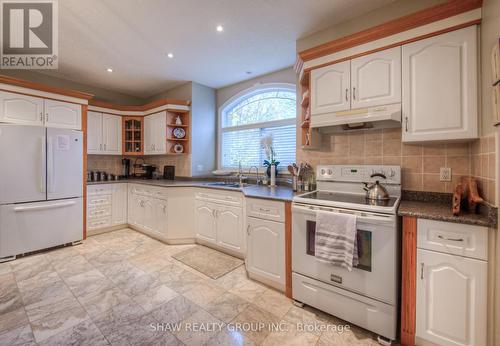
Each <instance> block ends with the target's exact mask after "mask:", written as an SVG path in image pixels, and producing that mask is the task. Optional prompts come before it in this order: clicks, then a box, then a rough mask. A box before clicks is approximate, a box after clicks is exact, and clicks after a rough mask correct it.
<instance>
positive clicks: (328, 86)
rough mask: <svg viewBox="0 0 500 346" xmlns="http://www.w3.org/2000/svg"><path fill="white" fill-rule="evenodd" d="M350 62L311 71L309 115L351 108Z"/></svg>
mask: <svg viewBox="0 0 500 346" xmlns="http://www.w3.org/2000/svg"><path fill="white" fill-rule="evenodd" d="M350 90H351V62H350V61H344V62H341V63H338V64H334V65H329V66H325V67H322V68H318V69H314V70H312V71H311V115H315V114H323V113H331V112H336V111H343V110H346V109H349V108H351V91H350Z"/></svg>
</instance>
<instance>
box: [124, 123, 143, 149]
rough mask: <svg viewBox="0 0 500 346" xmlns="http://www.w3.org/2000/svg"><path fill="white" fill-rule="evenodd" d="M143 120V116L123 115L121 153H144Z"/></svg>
mask: <svg viewBox="0 0 500 346" xmlns="http://www.w3.org/2000/svg"><path fill="white" fill-rule="evenodd" d="M143 121H144V118H143V117H123V138H124V140H123V155H144V125H143Z"/></svg>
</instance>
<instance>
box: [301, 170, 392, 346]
mask: <svg viewBox="0 0 500 346" xmlns="http://www.w3.org/2000/svg"><path fill="white" fill-rule="evenodd" d="M316 171H317V172H316V177H317V179H316V180H317V185H318V190H316V191H314V192H308V193H304V194H302V195H299V196H297V197H294V199H293V208H292V213H293V223H292V255H293V257H292V271H293V273H292V285H293V298H294V300H295V301H297V302H300V303H304V304H307V305H310V306H313V307H315V308H318V309H320V310H323V311H325V312H328V313H330V314H332V315H334V316H337V317H339V318H341V319H344V320H346V321H349V322H351V323H353V324H356V325H358V326H360V327H363V328H365V329H368V330H370V331H373V332H374V333H377V334H378V335H380V336H382V337H384V338H387V339H389V340H395V339H396V329H397V316H398V278H399V262H400V261H399V257H400V245H399V244H400V230H399V223H398V217H397V215H396V213H397V208H398V206H399V201H400V199H401V169H400V167H399V166H368V165H352V166H346V165H332V166H318V167H317V170H316ZM374 173H381V174H383V175H385V176H386V179H383V178H380V177H374V178H372V177H371V175H373V174H374ZM375 180H379V181H380V183H381V184H382V185H383V186H384V187H385V188H386V189H387V191H388V192H389V195H390V199H388V200H384V201H374V200H368V199H366V197H365V191H364V190H363V187H364V184H363V183H365V182H366V183H372V182H375ZM318 210H322V211H328V212H331V213H347V214H352V215H355V216H356V225H357V230H358V232H357V241H358V255H359V264H358V265H357V266H355V267H354V268H353V270H352V271H351V272H349V271H348V270H347V269H344V268H341V267H337V266H333V265H331V264H328V263H325V262H322V261H319V260H317V259H316V257H315V256H314V253H315V252H314V244H315V239H314V238H315V228H316V211H318ZM380 340H382V339H380Z"/></svg>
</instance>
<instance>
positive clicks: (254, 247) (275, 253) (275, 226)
mask: <svg viewBox="0 0 500 346" xmlns="http://www.w3.org/2000/svg"><path fill="white" fill-rule="evenodd" d="M247 223H248V236H247V244H248V245H247V270H248V271H249V272H250V273H254V274H257V275H260V276H263V277H265V278H266V279H269V280H272V281H274V282H277V283H279V284H282V285H284V284H285V225H284V224H283V223H279V222H274V221H267V220H261V219H257V218H254V217H248V218H247Z"/></svg>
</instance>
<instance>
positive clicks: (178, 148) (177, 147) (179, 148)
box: [174, 143, 184, 154]
mask: <svg viewBox="0 0 500 346" xmlns="http://www.w3.org/2000/svg"><path fill="white" fill-rule="evenodd" d="M183 152H184V146H183V145H182V144H180V143H177V144H176V145H174V153H176V154H181V153H183Z"/></svg>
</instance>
